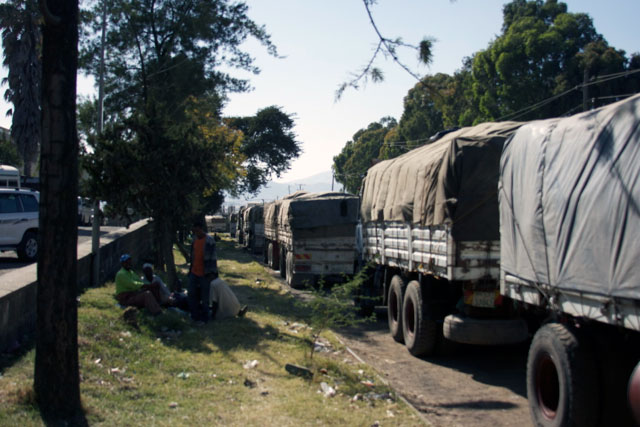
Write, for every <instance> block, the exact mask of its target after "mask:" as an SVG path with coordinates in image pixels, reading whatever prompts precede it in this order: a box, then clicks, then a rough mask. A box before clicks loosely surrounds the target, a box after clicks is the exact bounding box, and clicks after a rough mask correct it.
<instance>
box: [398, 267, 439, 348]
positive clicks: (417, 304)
mask: <svg viewBox="0 0 640 427" xmlns="http://www.w3.org/2000/svg"><path fill="white" fill-rule="evenodd" d="M437 326H438V325H437V324H436V322H435V321H434V320H433V318H432V315H431V313H430V311H429V307H428V304H426V301H424V299H423V295H422V287H421V286H420V282H418V281H417V280H412V281H410V282H409V284H408V285H407V290H406V292H405V294H404V300H403V302H402V331H403V336H404V345H405V346H406V347H407V349H408V350H409V353H411V354H413V355H414V356H422V355H431V354H433V352H434V350H435V348H436V344H437V342H438V327H437Z"/></svg>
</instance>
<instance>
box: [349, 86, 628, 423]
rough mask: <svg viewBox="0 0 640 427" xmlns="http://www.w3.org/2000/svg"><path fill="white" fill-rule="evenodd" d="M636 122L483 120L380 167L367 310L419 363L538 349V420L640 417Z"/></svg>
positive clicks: (374, 181) (365, 227)
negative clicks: (485, 348)
mask: <svg viewBox="0 0 640 427" xmlns="http://www.w3.org/2000/svg"><path fill="white" fill-rule="evenodd" d="M639 118H640V97H638V96H636V97H633V98H631V99H629V100H627V101H623V102H620V103H616V104H612V105H610V106H607V107H603V108H601V109H598V110H594V111H590V112H586V113H582V114H579V115H576V116H573V117H569V118H562V119H549V120H541V121H534V122H530V123H517V122H505V123H485V124H481V125H478V126H473V127H468V128H462V129H459V130H456V131H453V132H450V133H447V134H445V135H443V136H441V137H440V138H439V139H437V140H436V141H435V142H433V143H431V144H428V145H425V146H422V147H419V148H417V149H414V150H412V151H410V152H408V153H406V154H404V155H403V156H399V157H397V158H396V159H392V160H388V161H384V162H380V163H378V164H377V165H375V166H373V167H372V168H370V169H369V171H368V172H367V176H366V177H365V179H364V180H363V188H362V202H361V209H360V215H361V224H362V253H363V257H364V259H365V261H367V267H366V268H368V269H369V270H370V274H369V280H368V281H365V282H364V283H363V285H362V288H363V290H362V291H361V294H362V295H364V296H370V298H368V299H367V298H361V299H359V300H358V302H359V304H360V305H361V306H363V307H367V305H375V304H380V303H381V304H382V305H386V307H387V318H388V324H389V330H390V332H391V335H392V336H393V338H394V339H395V340H396V341H399V342H404V344H405V346H406V347H407V349H408V350H409V351H410V352H411V353H412V354H414V355H426V356H429V355H433V354H435V353H439V352H440V353H444V354H447V352H448V351H450V350H451V349H452V347H455V344H456V343H464V344H474V345H496V344H515V343H520V342H527V341H529V340H531V341H530V345H529V351H528V360H527V373H526V376H527V378H526V382H527V395H528V400H529V407H530V413H531V417H532V420H533V422H534V424H535V425H540V426H564V425H580V426H582V425H586V426H588V425H634V417H636V418H635V423H639V422H640V363H639V360H640V335H639V334H640V317H639V316H640V315H639V313H640V310H639V309H638V307H640V301H639V297H640V268H638V267H637V260H638V259H640V246H639V245H637V244H636V243H635V241H634V240H635V239H636V236H637V235H638V232H639V231H640V208H638V206H640V178H639V177H640V167H638V165H640V126H639V121H640V120H639ZM634 230H635V231H634Z"/></svg>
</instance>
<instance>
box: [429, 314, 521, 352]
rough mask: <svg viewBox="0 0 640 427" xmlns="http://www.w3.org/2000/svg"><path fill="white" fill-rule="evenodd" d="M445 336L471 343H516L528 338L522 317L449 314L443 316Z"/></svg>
mask: <svg viewBox="0 0 640 427" xmlns="http://www.w3.org/2000/svg"><path fill="white" fill-rule="evenodd" d="M442 332H443V335H444V337H445V338H447V339H449V340H451V341H454V342H458V343H462V344H473V345H504V344H517V343H519V342H522V341H525V340H526V339H527V338H528V331H527V324H526V322H525V321H524V320H523V319H474V318H470V317H463V316H459V315H456V314H451V315H449V316H447V317H445V318H444V325H443V328H442Z"/></svg>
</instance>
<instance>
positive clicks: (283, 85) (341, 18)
mask: <svg viewBox="0 0 640 427" xmlns="http://www.w3.org/2000/svg"><path fill="white" fill-rule="evenodd" d="M245 3H246V4H247V5H248V6H249V10H248V15H249V17H250V18H251V19H253V20H254V21H255V22H256V23H258V24H259V25H264V26H265V27H266V30H267V32H268V33H269V34H271V40H272V41H273V42H274V44H275V45H276V46H277V48H278V53H279V57H278V58H274V57H272V56H270V55H268V53H267V51H266V49H264V47H262V46H260V45H259V44H258V43H255V42H252V41H248V42H247V43H246V44H245V49H246V50H247V51H248V52H249V53H251V54H252V55H253V56H254V58H255V65H257V66H258V67H259V68H260V69H261V73H260V74H259V75H253V74H248V73H243V72H239V71H233V73H234V75H235V76H238V77H243V78H248V79H250V82H251V85H252V87H253V90H252V91H251V92H248V93H242V94H231V95H230V96H229V101H228V103H227V105H226V107H225V109H224V110H223V114H224V115H225V116H250V115H255V114H256V113H257V111H258V110H260V109H262V108H265V107H268V106H271V105H275V106H278V107H280V108H281V109H282V110H283V111H285V112H286V113H288V114H290V115H292V116H293V117H294V119H295V123H296V126H295V128H294V129H293V131H294V133H295V134H296V138H297V140H298V141H299V142H300V144H301V147H302V151H303V152H302V154H301V156H300V157H299V158H297V159H295V160H294V161H293V162H292V167H291V169H290V170H289V171H288V172H287V173H285V174H284V175H283V176H282V177H280V178H279V179H276V181H279V182H292V181H295V180H298V179H303V178H305V177H308V176H311V175H315V174H318V173H321V172H326V171H328V170H330V169H331V165H332V163H333V157H334V156H335V155H337V154H338V153H339V152H340V150H341V149H342V148H343V147H344V145H345V144H346V142H347V141H349V140H350V139H351V137H352V136H353V134H355V133H356V132H357V131H358V130H359V129H362V128H365V127H367V126H368V125H369V124H370V123H372V122H376V121H379V120H380V119H381V118H383V117H386V116H391V117H394V118H396V119H398V120H399V119H400V116H401V114H402V110H403V98H404V96H405V95H406V94H407V92H408V91H409V89H411V88H412V87H413V86H414V85H415V84H416V80H415V78H414V77H412V76H410V75H409V74H408V73H406V72H405V71H403V70H402V69H400V68H399V67H398V66H396V65H394V64H393V63H392V62H390V61H384V60H383V59H381V60H379V61H378V63H377V65H378V66H379V67H380V68H382V70H383V72H384V76H385V80H384V82H382V83H369V84H367V85H365V86H362V87H361V88H360V89H359V90H357V91H356V90H353V89H347V91H346V92H345V93H344V94H343V96H342V98H341V99H340V100H339V101H336V100H335V92H336V90H337V88H338V86H339V85H340V84H341V83H343V82H345V81H348V80H349V79H350V78H351V75H352V74H354V73H356V72H358V71H359V70H360V69H362V67H363V66H364V65H365V64H366V63H367V62H368V61H369V59H370V57H371V53H372V51H373V49H374V48H375V45H376V44H377V41H378V38H377V35H376V34H375V32H374V30H373V28H372V26H371V24H370V22H369V18H368V16H367V13H366V10H365V8H364V6H363V4H362V1H361V0H245ZM505 3H506V1H505V0H481V1H480V0H456V1H449V0H378V2H377V4H375V5H374V6H373V7H372V8H371V10H372V14H373V17H374V19H375V21H376V24H377V25H378V27H379V29H380V31H381V33H382V34H383V36H385V37H388V38H396V37H401V38H402V39H403V41H404V42H407V43H411V44H418V43H419V42H420V40H422V39H423V38H424V37H431V38H433V39H435V44H434V49H433V63H432V64H431V65H430V66H429V67H426V66H421V65H420V64H419V63H418V61H417V58H416V55H415V52H413V51H406V53H405V54H403V55H402V60H403V61H404V62H405V63H406V64H407V65H408V66H410V67H411V68H412V69H414V70H415V71H416V72H417V73H418V74H419V75H425V74H435V73H440V72H442V73H448V74H452V73H453V72H454V71H455V70H457V69H459V68H460V67H461V65H462V60H463V59H464V58H465V57H468V56H471V55H472V54H473V53H474V52H476V51H478V50H480V49H485V48H486V47H487V46H488V44H489V43H490V42H491V41H492V40H493V39H495V38H496V37H497V35H498V34H499V33H500V29H501V26H502V6H503V4H505ZM565 3H566V4H567V5H568V8H569V12H574V13H575V12H584V13H588V14H589V15H590V16H591V18H592V19H593V21H594V25H595V28H596V30H597V31H598V32H599V33H600V34H602V35H603V36H604V37H605V39H606V40H607V41H608V42H609V44H610V45H611V46H613V47H615V48H617V49H623V50H625V51H626V52H627V54H630V53H633V52H640V32H639V31H638V30H637V28H638V27H637V17H638V16H640V1H639V0H608V1H604V0H567V1H565ZM4 72H5V74H6V70H5V71H4ZM78 93H79V94H83V95H88V94H91V93H95V90H94V88H93V85H92V80H91V79H88V78H85V77H83V76H79V78H78ZM7 108H8V106H7V104H6V103H4V101H1V102H0V126H3V127H9V126H10V119H8V118H6V117H5V115H4V114H3V113H4V112H5V111H6V110H7Z"/></svg>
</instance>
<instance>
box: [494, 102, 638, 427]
mask: <svg viewBox="0 0 640 427" xmlns="http://www.w3.org/2000/svg"><path fill="white" fill-rule="evenodd" d="M499 209H500V294H501V295H502V297H503V298H505V299H508V300H510V301H514V302H516V303H518V304H519V305H520V307H521V310H522V312H523V314H524V315H527V316H528V317H529V318H532V319H534V320H535V322H530V323H533V324H534V325H535V326H536V329H535V335H534V336H533V340H532V342H531V345H530V347H529V354H528V359H527V374H526V375H527V395H528V399H529V407H530V410H531V411H530V412H531V416H532V419H533V421H534V423H535V424H536V425H580V426H589V425H597V424H600V425H634V424H635V423H640V368H638V366H640V364H639V363H638V362H639V360H640V268H639V267H638V261H639V260H640V245H639V244H638V242H637V239H638V236H640V96H638V95H637V96H634V97H632V98H630V99H627V100H624V101H620V102H617V103H615V104H611V105H609V106H606V107H602V108H600V109H597V110H593V111H588V112H585V113H581V114H578V115H575V116H572V117H568V118H562V119H549V120H541V121H535V122H531V123H527V124H526V125H524V126H522V127H520V128H519V129H518V130H517V131H516V132H515V133H514V135H513V136H512V137H511V138H510V139H509V140H508V141H507V143H506V144H505V147H504V150H503V153H502V157H501V162H500V181H499ZM634 415H635V417H636V418H635V423H634V419H633V417H634Z"/></svg>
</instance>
